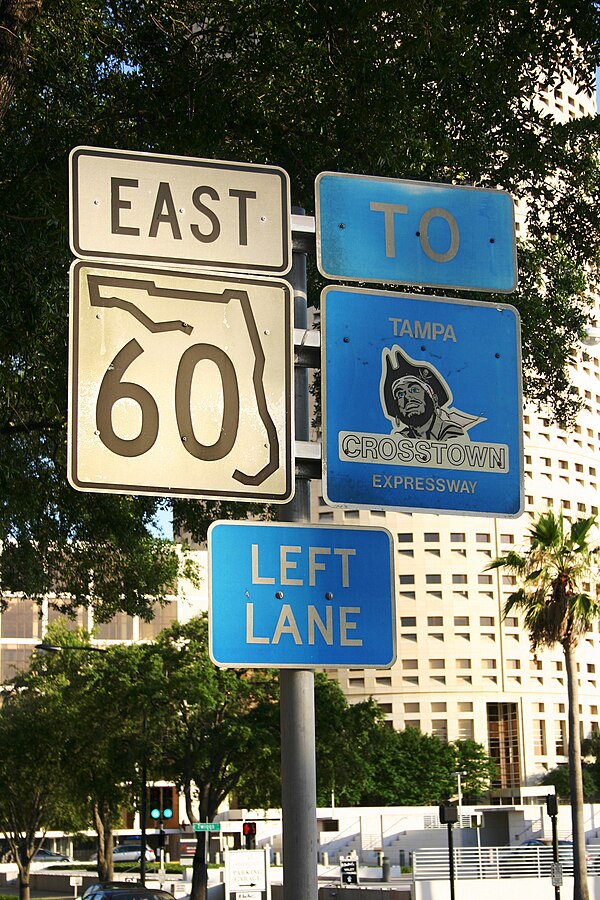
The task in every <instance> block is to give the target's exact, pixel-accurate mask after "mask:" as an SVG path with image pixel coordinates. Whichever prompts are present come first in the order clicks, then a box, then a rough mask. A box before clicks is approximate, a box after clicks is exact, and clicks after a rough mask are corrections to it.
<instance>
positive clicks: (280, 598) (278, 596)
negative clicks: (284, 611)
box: [275, 591, 283, 600]
mask: <svg viewBox="0 0 600 900" xmlns="http://www.w3.org/2000/svg"><path fill="white" fill-rule="evenodd" d="M275 596H276V597H277V599H278V600H283V591H277V592H276V593H275Z"/></svg>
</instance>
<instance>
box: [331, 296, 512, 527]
mask: <svg viewBox="0 0 600 900" xmlns="http://www.w3.org/2000/svg"><path fill="white" fill-rule="evenodd" d="M321 308H322V322H323V326H322V327H323V345H322V346H323V349H322V364H323V370H324V379H323V385H324V387H323V410H324V434H323V447H324V449H323V481H324V493H323V495H324V497H325V499H326V501H327V502H328V503H329V504H330V505H333V506H336V505H339V506H356V507H365V508H368V509H411V510H425V511H431V512H450V513H456V512H460V513H463V514H472V515H498V516H518V515H519V514H520V513H521V511H522V499H523V498H522V459H523V449H522V424H521V423H522V390H521V375H520V373H521V353H520V326H519V316H518V313H517V311H516V310H515V309H514V308H513V307H512V306H508V305H506V304H496V303H481V302H476V301H469V300H450V299H445V298H433V297H425V296H409V295H405V294H393V293H386V292H376V291H368V290H359V289H352V288H332V287H330V288H326V289H325V291H324V295H323V299H322V307H321Z"/></svg>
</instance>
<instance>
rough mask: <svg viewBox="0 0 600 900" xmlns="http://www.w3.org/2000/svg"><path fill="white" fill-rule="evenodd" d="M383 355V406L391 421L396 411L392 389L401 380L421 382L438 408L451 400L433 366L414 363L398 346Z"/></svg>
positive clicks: (450, 395)
mask: <svg viewBox="0 0 600 900" xmlns="http://www.w3.org/2000/svg"><path fill="white" fill-rule="evenodd" d="M384 355H385V379H384V382H383V406H384V408H385V410H386V413H387V415H388V416H389V417H390V418H391V419H394V418H395V417H396V415H397V411H398V407H397V405H396V401H395V399H394V394H393V387H394V384H395V383H396V382H397V381H399V380H400V379H402V378H416V379H417V380H418V381H420V382H422V383H423V384H424V385H425V388H426V389H427V390H428V391H429V393H430V394H431V396H432V397H435V398H436V399H437V402H438V406H444V405H445V404H446V403H448V402H449V401H450V400H451V399H452V394H451V393H450V389H449V388H448V385H447V384H446V383H445V382H444V380H443V379H442V378H441V376H440V374H439V373H438V372H437V371H436V369H435V368H434V367H433V366H430V365H428V364H427V363H423V362H415V360H413V359H411V358H410V356H408V355H407V354H406V353H404V351H403V350H402V349H401V348H400V347H398V345H395V346H394V347H392V349H391V350H384ZM394 355H395V357H396V361H395V363H394V361H393V357H394Z"/></svg>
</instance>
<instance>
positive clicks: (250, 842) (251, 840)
mask: <svg viewBox="0 0 600 900" xmlns="http://www.w3.org/2000/svg"><path fill="white" fill-rule="evenodd" d="M242 831H243V833H244V837H245V839H246V850H254V846H255V844H256V822H244V824H243V825H242Z"/></svg>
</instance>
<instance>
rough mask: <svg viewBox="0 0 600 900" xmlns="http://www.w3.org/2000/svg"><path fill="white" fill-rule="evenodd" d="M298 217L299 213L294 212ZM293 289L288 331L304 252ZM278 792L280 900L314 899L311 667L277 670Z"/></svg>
mask: <svg viewBox="0 0 600 900" xmlns="http://www.w3.org/2000/svg"><path fill="white" fill-rule="evenodd" d="M293 212H294V213H297V214H303V213H304V210H303V209H294V210H293ZM288 277H289V280H290V282H291V284H292V288H293V290H294V327H295V328H300V329H304V330H306V328H307V325H308V312H307V287H306V252H305V251H304V252H303V251H301V250H295V252H294V253H293V254H292V271H291V273H290V275H289V276H288ZM294 393H295V428H296V439H297V440H299V441H308V439H309V436H310V414H309V404H308V373H307V371H306V370H305V369H301V368H300V367H298V366H296V367H295V370H294ZM277 517H278V519H279V521H285V522H309V521H310V481H309V479H308V478H307V477H301V478H298V477H297V478H296V492H295V495H294V499H293V500H292V502H291V503H289V504H286V505H285V506H280V507H278V516H277ZM280 710H281V712H280V716H281V793H282V803H281V806H282V826H283V896H284V900H317V897H318V894H319V884H318V878H317V847H318V842H317V772H316V754H315V700H314V673H313V671H312V670H311V669H281V672H280Z"/></svg>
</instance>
